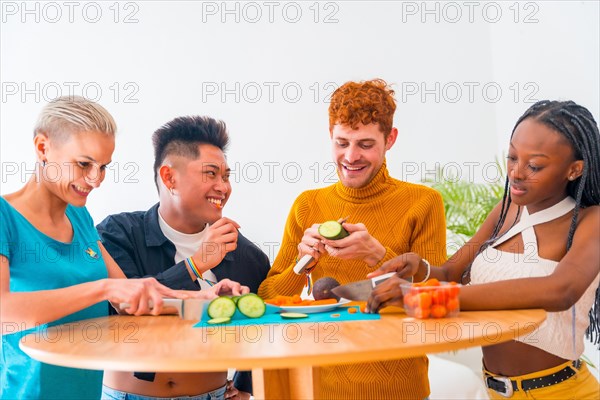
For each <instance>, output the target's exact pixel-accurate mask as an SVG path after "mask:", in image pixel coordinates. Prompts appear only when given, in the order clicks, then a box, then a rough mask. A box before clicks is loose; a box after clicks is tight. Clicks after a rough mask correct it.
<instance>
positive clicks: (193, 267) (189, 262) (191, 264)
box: [184, 257, 217, 286]
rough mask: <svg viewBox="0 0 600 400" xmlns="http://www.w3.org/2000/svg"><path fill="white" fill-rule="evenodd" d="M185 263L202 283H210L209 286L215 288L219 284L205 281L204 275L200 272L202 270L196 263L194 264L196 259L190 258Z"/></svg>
mask: <svg viewBox="0 0 600 400" xmlns="http://www.w3.org/2000/svg"><path fill="white" fill-rule="evenodd" d="M184 261H185V263H186V264H187V265H188V266H189V267H190V269H191V270H192V272H193V273H194V275H196V278H198V279H199V280H201V281H204V282H206V283H208V286H215V285H216V284H217V282H213V281H209V280H208V279H204V278H203V277H202V273H201V272H200V270H199V269H198V267H197V266H196V263H195V262H194V259H193V258H192V257H188V258H186V259H185V260H184ZM198 283H200V282H198Z"/></svg>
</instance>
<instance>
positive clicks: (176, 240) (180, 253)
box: [158, 212, 217, 289]
mask: <svg viewBox="0 0 600 400" xmlns="http://www.w3.org/2000/svg"><path fill="white" fill-rule="evenodd" d="M158 225H159V226H160V230H161V231H162V233H163V234H164V235H165V237H166V238H167V239H169V240H170V241H171V242H172V243H173V244H174V245H175V263H178V262H181V261H183V260H185V259H186V258H188V257H191V256H193V255H194V254H196V251H198V249H199V248H200V247H201V246H202V240H203V238H204V236H205V235H206V228H208V226H209V225H208V224H206V226H205V227H204V229H203V230H202V231H200V232H198V233H189V234H188V233H181V232H179V231H177V230H175V229H173V228H172V227H171V226H169V224H167V222H166V221H165V220H164V219H163V217H162V215H160V212H159V213H158ZM202 278H203V279H204V280H198V283H199V284H200V289H208V288H210V287H211V285H210V284H209V283H208V282H206V281H207V280H208V281H211V282H212V283H213V284H214V283H216V282H217V277H216V275H215V274H214V273H213V272H212V271H211V270H208V271H205V272H203V273H202Z"/></svg>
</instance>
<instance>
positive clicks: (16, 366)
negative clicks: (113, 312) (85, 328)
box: [0, 197, 109, 399]
mask: <svg viewBox="0 0 600 400" xmlns="http://www.w3.org/2000/svg"><path fill="white" fill-rule="evenodd" d="M65 213H66V215H67V217H68V218H69V221H70V222H71V225H72V227H73V240H72V242H71V243H63V242H59V241H57V240H54V239H52V238H51V237H49V236H46V235H45V234H44V233H42V232H40V231H39V230H37V229H36V228H35V227H34V226H33V225H31V223H29V221H28V220H27V219H25V217H23V215H21V214H20V213H19V212H18V211H17V210H16V209H15V208H13V207H12V206H11V205H10V204H9V203H8V202H7V201H6V200H5V199H4V198H1V197H0V254H1V255H3V256H5V257H6V258H8V261H9V265H10V267H9V269H10V291H11V292H34V291H37V290H48V289H59V288H63V287H67V286H72V285H77V284H79V283H84V282H90V281H95V280H98V279H103V278H106V277H107V276H108V271H107V269H106V264H105V263H104V260H103V259H102V254H101V253H100V249H99V247H98V240H99V236H98V233H97V231H96V228H95V227H94V222H93V220H92V217H91V216H90V214H89V213H88V211H87V209H86V208H85V207H73V206H71V205H68V206H67V209H66V212H65ZM108 307H109V306H108V302H106V301H103V302H100V303H97V304H95V305H93V306H91V307H88V308H85V309H83V310H81V311H78V312H76V313H74V314H71V315H68V316H66V317H64V318H61V319H60V320H58V321H54V322H52V323H49V324H44V325H40V326H35V327H31V326H19V323H18V322H12V321H2V334H3V335H2V347H0V363H1V365H0V384H1V387H0V398H2V399H30V398H37V399H99V398H100V394H101V387H102V371H90V370H80V369H74V368H63V367H57V366H53V365H49V364H44V363H41V362H39V361H36V360H34V359H32V358H30V357H29V356H27V355H26V354H25V353H24V352H23V351H21V349H20V348H19V340H21V338H22V337H24V336H26V335H28V334H30V333H34V334H35V336H34V337H33V340H50V341H51V340H55V338H53V337H52V336H51V335H50V334H48V333H47V332H46V329H47V328H48V327H50V326H53V325H58V324H63V323H66V322H73V321H82V320H86V319H89V318H96V317H102V316H106V315H107V314H108ZM81 323H86V322H85V321H82V322H81ZM90 324H92V323H90ZM17 329H21V330H20V331H19V332H16V331H17ZM90 329H91V330H93V329H94V327H93V326H90ZM90 332H91V331H90ZM28 339H29V338H28Z"/></svg>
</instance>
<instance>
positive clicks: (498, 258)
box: [471, 197, 600, 360]
mask: <svg viewBox="0 0 600 400" xmlns="http://www.w3.org/2000/svg"><path fill="white" fill-rule="evenodd" d="M574 207H575V200H573V198H571V197H566V198H565V199H564V200H562V201H560V202H559V203H557V204H555V205H554V206H552V207H549V208H546V209H544V210H541V211H538V212H536V213H534V214H532V215H529V213H528V212H527V207H523V212H522V216H521V220H520V221H519V222H518V223H517V224H515V226H513V227H512V228H511V229H510V230H509V231H508V232H507V233H506V234H504V235H502V237H500V238H499V239H498V240H497V241H496V242H494V243H493V244H492V245H491V246H489V247H488V248H487V249H485V250H484V251H483V253H481V254H479V255H478V256H477V257H476V258H475V260H474V261H473V265H472V266H471V283H472V284H481V283H489V282H496V281H502V280H507V279H518V278H530V277H541V276H548V275H550V274H552V273H553V272H554V269H555V268H556V266H557V265H558V262H556V261H552V260H546V259H544V258H540V256H539V254H538V245H537V238H536V236H535V231H534V229H533V227H534V226H535V225H538V224H541V223H544V222H548V221H552V220H554V219H556V218H559V217H561V216H563V215H565V214H566V213H568V212H570V211H571V210H572V209H573V208H574ZM519 233H520V234H521V235H522V238H523V248H524V253H523V254H520V253H509V252H505V251H499V250H497V249H496V248H495V247H496V246H498V245H500V244H501V243H503V242H505V241H506V240H508V239H510V238H512V237H514V236H515V235H518V234H519ZM599 279H600V274H599V275H596V278H595V279H594V282H593V283H592V284H591V285H590V286H589V287H588V288H587V290H586V291H585V293H584V294H583V296H581V298H580V299H579V300H578V301H577V303H575V305H574V306H573V307H575V332H573V307H572V308H571V309H569V310H565V311H560V312H548V313H547V316H546V320H545V321H544V322H543V323H542V324H541V325H540V326H539V327H538V328H537V329H536V330H535V331H534V332H532V333H530V334H527V335H524V336H521V337H519V338H518V339H516V340H518V341H520V342H523V343H525V344H528V345H530V346H534V347H537V348H540V349H542V350H544V351H547V352H548V353H551V354H554V355H556V356H558V357H561V358H564V359H567V360H575V359H577V358H579V356H581V354H582V353H583V349H584V343H583V337H584V333H585V330H586V329H587V327H588V325H589V317H588V313H589V311H590V308H591V307H592V304H593V303H594V296H595V293H596V288H597V287H598V281H599Z"/></svg>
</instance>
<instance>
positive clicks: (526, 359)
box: [482, 340, 567, 376]
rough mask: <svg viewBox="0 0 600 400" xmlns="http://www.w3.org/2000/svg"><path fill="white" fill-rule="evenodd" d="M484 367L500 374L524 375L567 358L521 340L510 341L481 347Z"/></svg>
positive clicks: (557, 363)
mask: <svg viewBox="0 0 600 400" xmlns="http://www.w3.org/2000/svg"><path fill="white" fill-rule="evenodd" d="M482 351H483V362H484V364H485V368H486V369H487V370H488V371H490V372H493V373H495V374H498V375H502V376H518V375H525V374H529V373H532V372H536V371H541V370H544V369H548V368H552V367H556V366H557V365H560V364H563V363H565V362H566V361H567V360H565V359H563V358H560V357H557V356H555V355H553V354H550V353H548V352H546V351H544V350H541V349H538V348H537V347H533V346H529V345H527V344H525V343H522V342H517V341H514V340H513V341H510V342H506V343H500V344H496V345H493V346H487V347H483V348H482Z"/></svg>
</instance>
